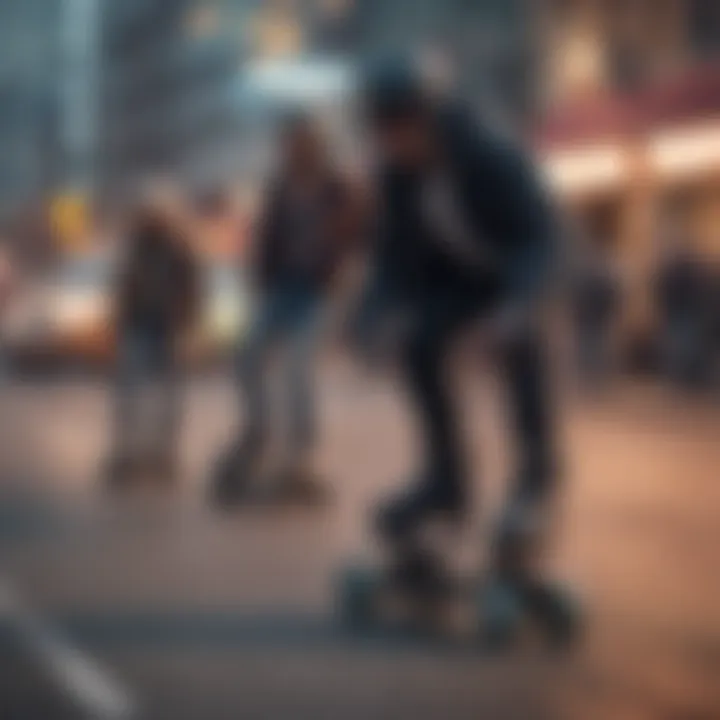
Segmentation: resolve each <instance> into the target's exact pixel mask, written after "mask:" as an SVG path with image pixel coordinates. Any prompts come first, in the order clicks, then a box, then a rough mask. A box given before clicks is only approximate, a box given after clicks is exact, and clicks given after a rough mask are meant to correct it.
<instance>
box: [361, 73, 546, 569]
mask: <svg viewBox="0 0 720 720" xmlns="http://www.w3.org/2000/svg"><path fill="white" fill-rule="evenodd" d="M364 103H365V107H366V112H367V117H368V121H369V126H370V130H371V133H372V136H373V138H374V141H375V142H374V144H375V147H376V149H377V153H378V164H379V177H378V180H377V183H378V194H379V203H380V207H381V211H382V215H381V218H380V222H379V235H378V238H377V252H376V257H375V277H374V279H373V281H372V282H371V284H370V286H369V288H368V290H367V295H366V298H367V302H369V303H370V306H371V307H374V308H375V312H377V310H378V309H379V308H383V307H384V308H385V311H386V312H387V310H389V309H392V308H395V307H401V308H403V309H404V310H405V312H406V313H407V316H408V321H409V323H408V324H409V332H408V334H407V337H406V338H405V339H404V341H403V343H402V344H403V351H402V357H403V361H402V363H403V374H404V376H405V380H406V382H407V385H408V388H409V392H410V395H411V396H412V400H413V404H414V408H415V410H416V412H417V414H418V418H419V421H420V426H421V429H422V436H421V443H422V445H421V447H422V449H423V456H422V459H421V462H422V466H421V468H420V473H419V475H418V476H416V477H414V478H413V479H412V481H411V483H410V486H409V487H408V488H406V489H404V490H403V491H402V492H401V494H400V495H399V496H398V497H397V498H396V499H394V500H392V501H391V502H389V503H388V504H387V505H385V506H383V507H382V509H381V511H380V513H379V528H380V531H381V535H382V536H383V537H384V538H385V539H386V540H389V541H391V542H392V543H396V544H398V546H399V547H403V546H404V545H405V544H406V543H410V544H412V539H413V538H415V539H417V537H418V535H419V534H420V535H421V533H419V531H421V530H422V528H423V527H425V526H426V524H427V522H428V521H430V520H434V519H438V518H446V519H448V520H450V522H451V524H454V523H456V522H458V521H461V520H462V519H464V518H465V517H466V516H467V513H468V512H469V509H470V498H469V493H470V487H469V473H468V468H467V465H466V459H465V457H464V453H463V451H462V443H461V438H460V431H459V428H458V410H457V408H456V407H455V405H454V402H453V397H452V393H451V390H450V386H449V375H448V371H449V368H448V362H449V358H450V350H451V347H452V343H453V340H454V339H456V338H457V336H458V335H459V334H460V332H461V331H463V330H467V329H469V328H470V327H471V326H474V325H475V324H477V323H481V327H484V329H485V332H486V334H487V335H488V337H490V338H492V339H493V341H494V343H495V344H496V346H497V347H498V348H499V349H500V351H499V353H498V356H499V358H500V367H501V369H502V372H503V374H504V376H505V379H506V381H507V386H508V401H509V405H510V411H509V415H510V417H511V419H512V424H513V428H514V433H515V436H516V438H515V439H516V448H517V452H518V454H519V458H518V462H517V467H516V469H515V473H514V477H513V479H512V486H511V491H510V493H509V500H508V504H507V508H506V511H505V513H503V518H502V520H501V522H500V527H501V528H502V529H501V531H500V532H499V536H498V543H497V545H496V546H495V547H496V555H495V558H494V560H495V562H494V567H495V569H496V570H497V571H498V574H499V576H502V577H504V575H503V574H504V572H505V571H506V570H509V567H510V565H514V564H515V560H517V559H518V558H517V556H516V554H515V551H514V550H513V551H511V550H510V548H515V547H517V542H516V540H517V539H518V537H519V536H520V535H523V534H524V533H525V531H526V530H527V531H528V536H529V537H531V538H534V539H537V538H538V534H537V533H538V532H539V531H540V530H541V529H542V528H544V527H546V526H547V522H546V519H547V513H546V510H547V507H548V503H549V501H550V500H551V499H552V498H553V496H554V491H555V489H556V480H557V471H558V467H557V458H556V453H555V450H556V449H555V445H554V441H555V434H554V428H553V422H552V412H551V407H550V395H549V388H548V368H547V365H546V357H545V348H544V343H543V339H542V332H541V328H540V321H539V318H540V315H541V313H540V312H539V310H540V307H541V305H542V298H543V295H544V292H545V290H546V288H547V285H548V279H549V275H550V270H551V266H552V261H553V256H554V246H555V243H556V241H557V232H558V228H557V227H556V223H555V218H554V214H553V212H552V210H551V207H550V203H549V201H548V198H547V197H546V196H545V192H544V190H543V189H542V187H541V184H540V182H539V180H538V179H537V178H536V175H535V172H534V171H533V168H532V166H531V164H530V162H529V161H528V159H527V158H526V157H525V156H524V154H523V153H522V152H521V151H520V150H519V149H518V148H517V147H516V146H515V145H514V144H513V143H512V142H511V141H509V140H508V139H506V138H504V137H501V136H500V135H499V134H498V133H496V132H494V131H492V130H491V129H490V127H489V126H488V125H487V124H485V123H483V122H482V121H477V120H476V119H475V118H473V117H472V116H471V114H470V113H469V112H468V111H467V110H466V109H465V108H464V107H463V106H462V104H461V103H457V102H454V101H451V100H445V99H442V98H438V97H435V96H433V95H432V94H431V93H429V92H428V91H427V88H426V86H425V85H424V83H423V81H422V78H421V77H420V76H419V73H418V72H417V71H416V70H414V69H413V67H412V66H411V65H409V64H408V63H404V62H398V63H397V64H395V63H387V65H383V66H382V67H380V68H378V69H375V70H372V71H371V72H370V73H369V76H368V78H367V80H366V87H365V92H364ZM361 325H362V324H361ZM530 528H533V529H532V530H531V529H530ZM530 544H531V545H532V546H533V548H534V549H535V550H536V543H535V542H531V543H530ZM521 554H522V553H521ZM510 556H513V557H514V560H512V561H510ZM524 557H525V560H527V558H528V556H527V555H525V556H524ZM519 562H520V564H522V563H523V562H524V561H522V560H521V561H519Z"/></svg>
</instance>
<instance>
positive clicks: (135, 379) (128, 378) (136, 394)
mask: <svg viewBox="0 0 720 720" xmlns="http://www.w3.org/2000/svg"><path fill="white" fill-rule="evenodd" d="M144 365H145V358H144V349H143V342H142V338H141V337H140V334H139V333H136V332H133V331H127V332H124V333H121V335H120V337H119V339H118V357H117V365H116V375H115V383H114V387H113V394H114V397H113V404H114V407H113V426H112V432H113V437H112V450H111V453H110V463H111V465H112V466H113V467H116V468H118V469H119V466H120V465H123V466H125V465H127V464H128V463H129V462H130V461H131V459H132V457H133V456H134V454H135V453H136V452H137V449H138V448H137V440H138V437H139V432H140V428H139V427H138V419H139V413H138V410H139V409H140V403H141V401H142V385H143V374H144Z"/></svg>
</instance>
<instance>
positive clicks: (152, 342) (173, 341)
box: [108, 203, 200, 483]
mask: <svg viewBox="0 0 720 720" xmlns="http://www.w3.org/2000/svg"><path fill="white" fill-rule="evenodd" d="M199 289H200V287H199V268H198V262H197V260H196V258H195V256H194V253H193V251H192V249H191V247H190V244H189V242H188V239H187V237H186V234H185V232H184V231H183V228H181V227H180V224H179V222H178V217H177V216H176V215H175V214H174V213H173V212H170V211H169V209H168V207H167V206H163V204H161V203H152V204H146V205H143V206H142V207H140V208H139V209H138V210H137V211H136V212H135V214H134V217H133V218H132V221H131V225H130V229H129V233H128V236H127V247H126V255H125V258H124V262H123V265H122V267H121V270H120V273H119V277H118V282H117V288H116V298H115V301H116V327H117V381H116V384H115V398H114V404H115V412H114V419H115V423H114V436H113V438H112V451H111V454H110V459H109V462H108V476H109V480H110V481H111V482H113V483H124V482H125V481H126V480H127V478H128V477H129V476H132V475H134V474H135V473H136V472H140V471H146V470H147V471H150V472H153V473H158V474H160V475H162V476H164V477H166V478H168V479H170V478H172V477H173V476H174V475H175V473H176V470H177V460H178V457H177V441H178V430H179V423H180V411H181V408H180V398H179V392H180V385H179V378H178V370H179V368H178V365H179V354H178V350H179V346H180V344H181V341H182V340H183V338H184V337H185V336H186V334H187V332H188V331H189V330H190V329H191V327H192V326H193V324H194V321H195V319H196V315H197V313H198V309H199V300H200V292H199Z"/></svg>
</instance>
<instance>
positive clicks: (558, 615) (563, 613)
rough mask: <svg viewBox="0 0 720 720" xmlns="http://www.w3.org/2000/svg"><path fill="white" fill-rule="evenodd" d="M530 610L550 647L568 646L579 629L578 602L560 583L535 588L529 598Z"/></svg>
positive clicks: (580, 622)
mask: <svg viewBox="0 0 720 720" xmlns="http://www.w3.org/2000/svg"><path fill="white" fill-rule="evenodd" d="M530 611H531V613H532V614H533V615H534V616H535V618H536V620H537V621H538V622H539V623H540V625H541V628H542V631H543V634H544V635H545V638H546V640H547V641H548V643H549V644H550V645H551V646H552V647H555V648H558V649H563V648H566V647H568V646H569V645H571V644H572V643H573V641H574V640H575V638H576V637H577V635H578V633H579V631H580V628H581V624H582V617H581V615H582V613H581V609H580V603H579V601H578V599H577V598H576V597H575V596H574V595H573V593H571V592H570V591H569V590H568V589H567V588H564V587H562V586H560V585H557V584H554V585H545V586H543V587H541V588H538V589H536V590H535V591H534V593H533V597H532V598H531V600H530Z"/></svg>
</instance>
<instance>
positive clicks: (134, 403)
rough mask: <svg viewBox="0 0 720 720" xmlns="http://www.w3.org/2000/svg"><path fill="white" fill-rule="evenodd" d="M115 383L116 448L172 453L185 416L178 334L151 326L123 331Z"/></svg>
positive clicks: (129, 451) (125, 451)
mask: <svg viewBox="0 0 720 720" xmlns="http://www.w3.org/2000/svg"><path fill="white" fill-rule="evenodd" d="M118 352H119V356H118V366H117V375H116V382H115V452H116V453H117V454H119V455H122V456H125V455H136V454H137V453H139V452H150V453H158V454H163V455H165V454H170V453H172V452H173V451H174V449H175V441H176V439H177V432H178V428H179V419H180V392H179V390H180V383H179V378H178V372H177V364H176V362H175V357H174V347H173V342H172V339H171V338H169V337H167V336H163V335H161V334H159V333H157V332H153V331H152V330H150V329H146V328H133V329H130V330H126V331H125V332H123V333H122V335H121V337H120V342H119V348H118Z"/></svg>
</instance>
